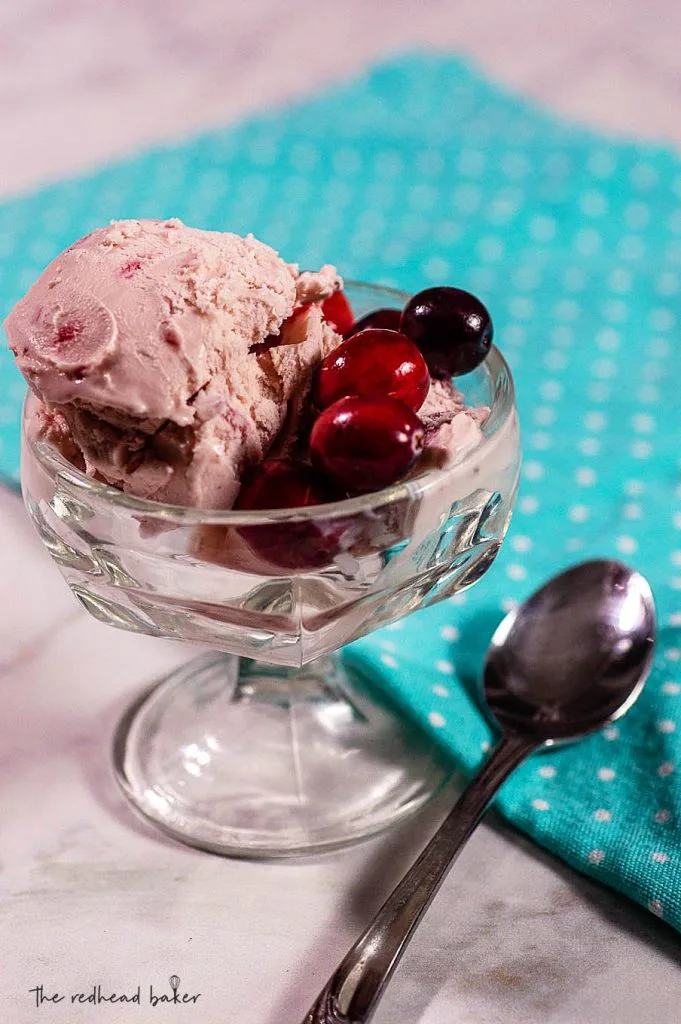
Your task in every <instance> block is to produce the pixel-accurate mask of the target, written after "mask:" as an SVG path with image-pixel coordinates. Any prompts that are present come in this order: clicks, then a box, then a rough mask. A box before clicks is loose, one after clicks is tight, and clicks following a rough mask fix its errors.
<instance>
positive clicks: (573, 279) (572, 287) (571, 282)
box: [563, 267, 586, 292]
mask: <svg viewBox="0 0 681 1024" xmlns="http://www.w3.org/2000/svg"><path fill="white" fill-rule="evenodd" d="M585 285H586V274H585V273H584V271H583V269H582V268H581V267H568V268H567V270H566V271H565V273H564V274H563V286H564V287H565V288H566V289H567V291H569V292H581V291H582V290H583V288H584V287H585Z"/></svg>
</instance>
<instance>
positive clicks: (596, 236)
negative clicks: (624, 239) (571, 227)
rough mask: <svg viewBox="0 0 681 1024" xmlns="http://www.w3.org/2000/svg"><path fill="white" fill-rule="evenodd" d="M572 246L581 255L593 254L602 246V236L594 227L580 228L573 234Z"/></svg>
mask: <svg viewBox="0 0 681 1024" xmlns="http://www.w3.org/2000/svg"><path fill="white" fill-rule="evenodd" d="M574 247H575V249H576V250H577V252H578V253H581V255H582V256H593V255H594V253H597V252H599V251H600V250H601V248H602V247H603V237H602V235H601V233H600V231H597V230H596V228H581V229H580V230H579V231H578V232H577V234H576V235H575V239H574Z"/></svg>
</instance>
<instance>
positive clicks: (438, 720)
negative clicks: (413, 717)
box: [428, 711, 446, 729]
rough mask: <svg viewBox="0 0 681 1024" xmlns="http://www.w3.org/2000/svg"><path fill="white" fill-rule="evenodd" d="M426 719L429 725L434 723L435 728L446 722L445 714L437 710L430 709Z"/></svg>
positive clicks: (439, 727)
mask: <svg viewBox="0 0 681 1024" xmlns="http://www.w3.org/2000/svg"><path fill="white" fill-rule="evenodd" d="M428 721H429V722H430V724H431V725H434V726H435V728H436V729H441V728H442V726H443V725H445V723H446V719H445V716H444V715H442V714H440V712H439V711H431V712H430V714H429V715H428Z"/></svg>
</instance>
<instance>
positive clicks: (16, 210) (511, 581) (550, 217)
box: [0, 54, 681, 928]
mask: <svg viewBox="0 0 681 1024" xmlns="http://www.w3.org/2000/svg"><path fill="white" fill-rule="evenodd" d="M169 216H179V217H181V218H182V219H183V220H185V221H186V222H188V223H189V224H192V225H196V226H201V227H210V228H219V229H229V230H232V231H237V232H240V233H246V232H249V231H252V232H253V233H254V234H255V235H256V236H257V237H258V238H261V239H263V240H264V241H267V242H269V243H270V244H271V245H273V246H274V247H275V248H277V249H279V250H280V251H281V252H282V254H283V255H284V256H285V257H286V258H287V259H289V260H291V261H294V260H295V261H297V262H299V263H300V264H301V265H302V266H307V267H313V266H318V265H321V263H323V262H325V261H328V260H330V261H333V262H334V263H336V264H337V265H338V266H339V267H340V269H341V271H342V273H343V274H345V275H346V276H347V277H354V278H360V279H364V280H369V281H376V282H381V283H385V284H389V285H396V286H399V287H401V288H404V289H406V290H409V291H416V290H418V289H420V288H423V287H426V286H428V285H431V284H442V283H451V284H456V285H458V286H461V287H463V288H467V289H469V290H471V291H474V292H476V293H477V294H479V295H480V296H481V298H482V299H483V300H484V301H485V302H486V303H487V305H488V306H489V308H490V309H491V310H492V313H493V316H494V319H495V323H496V337H497V340H498V343H499V345H500V346H501V348H502V349H503V351H504V353H505V354H506V356H507V357H508V359H509V362H510V364H511V366H512V369H513V371H514V374H515V378H516V383H517V389H518V402H519V407H520V414H521V422H522V427H523V431H524V459H525V462H524V471H523V475H524V479H523V483H522V487H521V491H520V496H519V499H518V504H517V509H516V512H515V515H514V520H513V525H512V528H511V531H510V533H509V536H508V539H507V541H506V543H505V545H504V548H503V550H502V553H501V554H500V556H499V558H498V559H497V561H496V563H495V564H494V566H493V567H492V568H491V570H490V571H489V573H488V574H487V575H486V576H485V578H484V580H483V581H482V582H481V583H479V584H478V585H477V586H476V587H474V588H472V589H471V590H470V591H469V592H467V593H464V594H461V595H459V596H458V597H455V598H453V599H452V600H450V601H448V602H444V603H443V604H441V605H439V606H438V607H436V608H434V609H431V610H428V611H427V612H423V613H418V614H417V615H414V616H412V617H411V618H409V619H408V620H404V621H402V622H398V623H395V624H394V625H393V626H392V627H389V628H388V629H386V630H383V631H382V632H380V633H377V634H375V635H373V636H370V637H368V638H366V639H364V640H362V641H359V642H358V643H356V644H354V645H352V646H351V647H350V648H349V649H348V651H347V657H348V658H349V659H350V661H351V663H353V664H355V665H356V666H358V667H359V668H360V669H361V670H362V671H364V672H369V673H371V674H372V676H373V677H374V678H375V679H377V680H378V681H379V682H380V683H381V685H383V686H384V687H385V688H386V690H389V691H390V692H391V693H392V694H393V695H394V697H395V698H396V699H397V700H398V701H399V702H400V703H401V704H402V705H403V706H404V708H405V709H407V710H408V711H409V712H410V713H411V714H412V715H414V716H416V718H417V719H418V720H419V721H420V722H421V723H422V724H423V726H424V727H425V728H426V729H429V730H431V732H433V733H434V734H436V735H437V736H438V737H439V738H440V740H441V742H442V743H443V744H444V745H445V746H446V747H447V748H448V750H449V751H450V752H451V756H452V758H453V760H454V762H455V763H456V764H457V765H458V766H459V767H461V768H462V769H464V770H465V771H467V772H472V771H473V770H474V769H475V768H476V767H477V765H478V764H479V763H480V761H481V760H482V759H483V757H484V756H485V751H486V750H487V748H488V745H489V743H490V738H491V737H490V733H489V729H488V727H487V726H486V724H485V723H484V721H483V719H482V717H481V715H480V713H479V711H478V709H477V704H476V699H475V696H474V684H475V680H476V678H477V677H478V676H479V673H480V667H481V663H482V658H483V654H484V650H485V646H486V643H487V641H488V639H489V636H490V635H491V633H492V630H493V628H494V626H495V625H496V623H497V622H498V621H499V619H500V617H501V615H502V614H503V613H504V611H505V610H507V609H508V608H510V607H511V606H512V605H513V604H514V602H517V601H519V600H521V599H522V598H523V597H524V596H525V595H527V594H528V593H529V592H530V591H531V590H533V589H534V588H535V587H536V586H538V585H539V584H540V583H541V582H542V581H543V580H544V579H545V578H546V577H547V576H548V575H550V574H551V573H553V572H555V571H556V570H558V569H560V568H562V567H564V566H566V565H567V564H569V563H570V562H572V561H575V560H577V559H582V558H585V557H589V556H597V555H598V556H619V557H621V558H624V559H626V560H627V561H628V562H630V563H631V564H633V565H634V566H636V567H637V568H639V569H640V570H641V571H643V572H644V573H645V574H646V575H647V576H648V578H649V579H650V581H651V583H652V585H653V589H654V592H655V596H656V600H657V605H658V610H659V615H660V622H661V625H662V627H663V629H662V632H661V639H660V644H659V648H658V654H657V658H656V664H655V668H654V671H653V673H652V676H651V678H650V680H649V682H648V684H647V686H646V688H645V691H644V694H643V696H642V697H641V699H640V700H639V702H638V704H637V705H636V706H635V708H634V709H633V710H632V711H631V713H630V714H629V715H628V716H627V717H626V718H625V719H623V720H622V721H621V722H620V723H618V724H617V725H616V726H613V727H610V728H607V729H605V730H604V731H602V732H601V733H599V734H597V735H594V736H593V737H591V738H590V739H588V740H586V741H584V742H583V743H581V744H580V745H578V746H574V747H571V748H565V749H563V750H560V751H556V752H549V753H546V754H542V755H540V756H538V757H536V758H534V759H533V760H531V761H530V762H528V763H527V764H526V765H525V766H524V767H522V768H521V769H520V770H519V771H518V772H517V773H516V774H515V776H514V777H513V778H512V779H511V780H510V781H509V782H508V783H507V784H506V785H505V787H504V789H503V792H502V794H501V796H500V798H499V800H498V807H499V809H500V810H501V812H502V813H503V814H504V815H506V816H507V817H508V818H509V819H510V820H511V821H512V822H513V823H514V824H515V825H516V826H517V827H519V828H520V829H522V830H523V831H525V832H527V833H528V834H529V835H530V836H532V837H533V838H534V839H535V840H536V841H537V842H539V843H541V844H542V845H543V846H545V847H546V848H548V849H549V850H552V851H553V852H554V853H556V854H558V855H559V856H560V857H562V858H563V859H564V860H565V861H567V862H568V863H570V864H571V865H573V866H574V867H575V868H577V869H578V870H580V871H583V872H585V873H587V874H589V875H592V876H594V877H595V878H598V879H600V880H602V881H603V882H605V883H607V884H609V885H611V886H613V887H614V888H616V889H619V890H621V891H622V892H624V893H627V894H628V895H629V896H631V897H632V898H633V899H635V900H637V901H638V902H640V903H642V904H643V905H644V906H647V907H648V908H649V909H650V910H651V911H652V912H653V913H655V914H657V915H658V916H660V917H663V918H665V919H666V920H667V921H669V922H670V923H671V924H672V925H674V926H675V927H676V928H681V871H680V870H679V869H680V867H681V833H680V832H679V824H680V821H681V780H679V777H678V775H679V772H681V628H680V627H681V463H680V461H679V456H680V455H681V446H680V439H681V397H680V390H679V383H678V382H677V381H676V379H675V377H674V373H675V372H678V368H679V362H680V357H681V341H680V339H679V315H680V313H681V304H680V298H679V296H680V294H681V291H680V290H681V161H680V160H679V158H678V157H677V156H676V155H675V154H674V153H672V152H670V151H668V150H665V149H663V148H661V147H654V146H649V145H646V146H643V145H640V144H637V143H634V142H628V141H615V140H614V139H612V138H605V137H600V136H598V135H596V134H594V133H592V132H587V131H585V130H582V129H580V128H577V127H575V126H573V125H568V124H565V123H561V122H560V121H556V120H554V119H553V118H551V117H549V116H548V115H547V114H546V113H542V112H541V111H539V110H537V109H535V108H533V107H532V106H531V105H529V104H528V103H526V102H524V101H522V100H519V99H518V98H516V97H513V96H510V95H508V94H507V93H506V92H504V91H503V90H501V89H499V88H498V87H496V86H494V85H492V84H490V83H489V82H488V81H486V80H485V79H484V78H483V77H481V76H480V75H479V74H478V73H477V72H475V71H473V70H471V69H470V68H469V67H467V66H466V65H465V64H464V63H462V62H461V61H460V60H458V59H455V58H452V57H448V56H434V55H427V54H416V55H412V56H407V57H403V58H398V59H393V60H390V61H388V62H387V63H384V64H381V65H379V66H377V67H375V68H374V69H372V70H370V71H369V72H367V73H366V74H365V75H363V76H362V77H360V78H358V79H356V80H353V81H351V82H349V83H348V84H344V85H342V86H340V87H338V88H335V89H333V90H331V91H328V92H325V93H323V94H321V95H318V96H315V97H313V98H312V99H310V100H307V101H305V102H303V103H300V104H298V105H296V106H293V107H289V108H287V109H284V110H276V111H273V112H268V113H266V114H263V115H261V116H257V117H254V118H251V119H250V120H248V121H246V122H244V123H242V124H240V125H237V126H236V127H231V128H228V129H226V130H222V131H216V132H211V133H209V134H204V135H201V136H199V137H197V138H193V139H190V140H188V141H186V142H183V143H181V144H179V145H174V146H170V147H166V148H162V149H155V150H153V151H150V152H147V153H144V154H142V155H140V156H137V157H135V158H133V159H129V160H126V161H124V162H122V163H118V164H116V165H114V166H109V167H106V168H105V169H104V170H100V171H97V172H96V173H94V174H89V175H87V176H84V177H81V178H78V179H77V180H70V181H64V182H61V183H59V184H55V185H51V186H50V187H47V188H43V189H41V190H40V191H38V192H35V193H33V194H31V195H28V196H24V197H20V198H17V199H15V200H12V201H9V202H6V203H4V204H3V205H1V206H0V314H2V315H3V316H4V315H5V314H6V313H7V312H8V310H9V309H10V308H11V306H12V305H13V304H14V302H16V300H17V299H19V297H20V296H21V295H22V293H23V292H24V291H25V290H26V289H27V288H28V287H29V286H30V285H31V283H32V282H33V281H34V279H35V277H36V276H37V274H38V273H39V272H40V270H42V268H43V267H44V266H45V264H46V263H47V262H48V261H49V260H50V259H52V258H53V257H54V256H55V255H56V254H57V253H58V252H59V251H60V250H61V249H62V248H64V247H65V246H66V245H67V244H68V243H69V242H71V241H72V240H73V239H75V238H76V237H78V236H80V235H83V234H85V233H86V232H87V231H90V230H91V229H93V228H95V227H97V226H99V225H100V224H102V223H106V222H107V221H108V220H109V219H111V218H113V217H169ZM0 383H1V389H0V472H1V473H2V474H4V476H5V477H6V478H7V479H8V480H10V481H16V480H17V479H18V463H19V413H20V403H21V399H22V395H23V391H24V387H23V383H22V381H21V379H20V377H19V375H18V373H17V372H16V370H15V368H14V366H13V362H12V358H11V356H10V354H9V353H8V352H7V351H6V349H3V350H2V351H0Z"/></svg>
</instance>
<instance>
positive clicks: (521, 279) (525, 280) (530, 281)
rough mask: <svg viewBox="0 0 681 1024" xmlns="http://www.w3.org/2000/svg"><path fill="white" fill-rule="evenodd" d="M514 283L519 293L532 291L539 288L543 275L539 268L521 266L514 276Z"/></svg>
mask: <svg viewBox="0 0 681 1024" xmlns="http://www.w3.org/2000/svg"><path fill="white" fill-rule="evenodd" d="M511 280H512V283H513V285H514V287H515V288H517V289H518V290H519V291H532V289H534V288H538V287H539V283H540V281H541V275H540V271H539V267H537V266H527V265H525V266H520V267H518V269H517V270H516V271H515V273H514V274H513V276H512V278H511Z"/></svg>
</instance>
